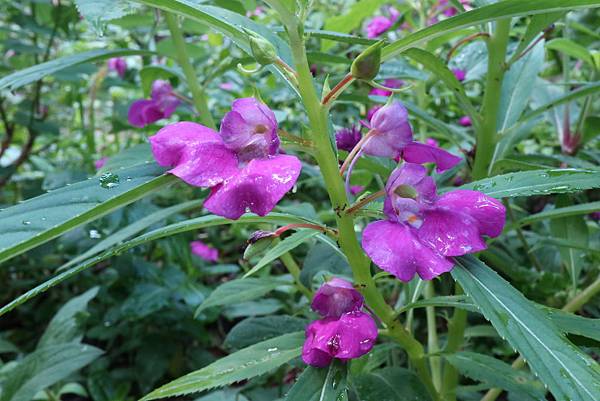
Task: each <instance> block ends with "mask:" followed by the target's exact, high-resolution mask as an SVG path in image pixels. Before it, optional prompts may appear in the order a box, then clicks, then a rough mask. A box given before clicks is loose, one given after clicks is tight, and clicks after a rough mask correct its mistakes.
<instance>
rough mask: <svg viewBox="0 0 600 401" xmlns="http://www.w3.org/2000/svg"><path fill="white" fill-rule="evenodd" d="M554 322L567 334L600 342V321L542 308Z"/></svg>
mask: <svg viewBox="0 0 600 401" xmlns="http://www.w3.org/2000/svg"><path fill="white" fill-rule="evenodd" d="M540 308H541V309H543V310H544V311H545V312H546V313H547V314H548V316H549V317H550V319H552V322H553V323H554V324H555V325H557V326H558V327H560V328H561V329H562V330H563V331H564V332H565V333H569V334H575V335H578V336H583V337H587V338H591V339H592V340H596V341H600V319H591V318H587V317H583V316H579V315H574V314H572V313H568V312H565V311H562V310H560V309H554V308H548V307H540Z"/></svg>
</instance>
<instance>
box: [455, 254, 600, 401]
mask: <svg viewBox="0 0 600 401" xmlns="http://www.w3.org/2000/svg"><path fill="white" fill-rule="evenodd" d="M455 261H456V263H457V266H456V267H455V268H454V269H453V270H452V276H453V277H454V279H455V280H456V281H458V282H459V283H460V285H461V286H462V287H463V288H464V290H465V292H466V293H467V294H468V295H469V297H471V299H472V300H473V302H474V303H475V304H476V305H477V306H478V307H479V308H480V310H481V312H482V313H483V315H484V316H485V317H486V318H487V319H488V320H489V321H490V322H491V323H492V325H493V326H494V328H495V329H496V331H498V334H500V336H501V337H502V338H504V339H506V340H507V341H508V342H509V343H510V344H511V345H512V346H513V347H515V349H516V350H517V351H518V352H519V353H520V354H521V355H522V356H523V358H525V360H526V361H527V362H528V364H529V366H530V367H531V369H532V370H533V371H534V372H535V373H536V375H537V376H538V377H539V378H540V380H542V381H543V382H544V384H546V385H547V386H548V387H549V389H550V391H551V392H552V394H553V395H554V397H556V398H557V399H561V400H562V399H568V400H573V401H579V400H581V401H584V400H585V401H587V400H593V399H594V397H595V394H598V393H599V392H600V366H599V365H598V364H597V363H596V362H595V361H594V360H593V359H591V358H590V357H589V356H588V355H586V354H585V353H583V352H582V351H581V350H580V349H578V348H577V347H575V346H574V345H573V344H572V343H571V342H570V341H569V340H567V338H566V337H565V335H564V334H563V333H562V332H561V331H560V330H559V329H558V328H557V327H556V326H555V325H554V324H553V323H552V322H551V321H550V319H549V318H548V316H547V315H546V314H544V313H543V312H542V311H540V310H539V309H538V308H536V307H535V305H533V304H532V303H531V302H530V301H529V300H527V299H526V298H525V297H524V296H523V294H521V293H520V292H519V291H517V290H516V289H514V288H513V287H512V286H511V285H510V284H509V283H508V282H506V281H505V280H504V279H503V278H501V277H500V276H499V275H498V274H496V273H495V272H494V271H493V270H492V269H490V268H488V267H487V266H486V265H485V264H483V263H482V262H480V261H479V260H477V259H476V258H474V257H472V256H463V257H459V258H455Z"/></svg>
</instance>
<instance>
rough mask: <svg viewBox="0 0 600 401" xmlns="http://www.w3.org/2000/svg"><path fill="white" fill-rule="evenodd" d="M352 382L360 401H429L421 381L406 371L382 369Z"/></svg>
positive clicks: (356, 378)
mask: <svg viewBox="0 0 600 401" xmlns="http://www.w3.org/2000/svg"><path fill="white" fill-rule="evenodd" d="M352 381H353V382H354V387H355V388H356V392H357V393H358V394H359V396H360V400H361V401H382V400H394V401H431V398H430V396H429V393H428V392H427V389H426V388H425V386H424V385H423V383H422V382H421V380H420V379H419V378H418V377H417V375H415V374H414V373H413V372H411V371H410V370H408V369H403V368H396V367H389V368H384V369H380V370H376V371H373V372H371V373H366V374H361V375H358V376H356V377H355V378H353V380H352Z"/></svg>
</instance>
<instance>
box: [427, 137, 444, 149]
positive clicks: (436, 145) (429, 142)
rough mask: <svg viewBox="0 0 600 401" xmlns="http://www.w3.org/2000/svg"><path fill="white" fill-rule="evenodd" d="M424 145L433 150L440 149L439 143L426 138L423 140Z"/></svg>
mask: <svg viewBox="0 0 600 401" xmlns="http://www.w3.org/2000/svg"><path fill="white" fill-rule="evenodd" d="M425 144H427V145H429V146H433V147H434V148H439V147H440V143H439V142H438V141H436V140H435V139H433V138H427V139H426V140H425Z"/></svg>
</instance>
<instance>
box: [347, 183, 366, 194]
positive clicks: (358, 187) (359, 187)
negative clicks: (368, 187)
mask: <svg viewBox="0 0 600 401" xmlns="http://www.w3.org/2000/svg"><path fill="white" fill-rule="evenodd" d="M364 190H365V187H363V186H362V185H352V186H350V193H351V194H352V195H357V194H359V193H361V192H362V191H364Z"/></svg>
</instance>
